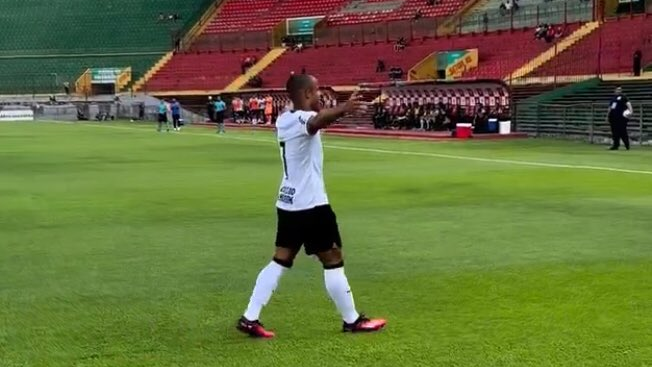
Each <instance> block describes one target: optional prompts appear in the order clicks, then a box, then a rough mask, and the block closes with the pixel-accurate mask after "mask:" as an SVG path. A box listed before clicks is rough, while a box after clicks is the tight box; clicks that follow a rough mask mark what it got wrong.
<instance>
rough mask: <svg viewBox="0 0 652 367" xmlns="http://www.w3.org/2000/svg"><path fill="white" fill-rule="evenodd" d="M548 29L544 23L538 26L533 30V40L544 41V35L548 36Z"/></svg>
mask: <svg viewBox="0 0 652 367" xmlns="http://www.w3.org/2000/svg"><path fill="white" fill-rule="evenodd" d="M548 28H549V26H548V25H547V24H545V23H542V24H539V25H538V26H537V27H536V28H535V29H534V38H535V39H538V40H540V39H545V38H546V35H547V34H548Z"/></svg>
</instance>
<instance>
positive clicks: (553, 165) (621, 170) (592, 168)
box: [78, 124, 652, 175]
mask: <svg viewBox="0 0 652 367" xmlns="http://www.w3.org/2000/svg"><path fill="white" fill-rule="evenodd" d="M78 125H83V126H91V127H103V128H107V129H120V130H136V131H138V130H140V131H146V132H148V133H151V132H152V130H151V129H147V130H145V129H143V128H137V127H128V126H112V125H100V124H78ZM179 135H192V136H212V137H216V138H223V139H229V140H240V141H251V142H261V143H268V144H269V143H274V144H275V143H276V140H271V139H259V138H253V137H252V138H250V137H243V136H233V135H228V134H225V135H217V134H199V133H193V132H188V131H185V132H183V133H181V134H179ZM324 148H328V149H339V150H348V151H355V152H367V153H379V154H390V155H409V156H419V157H432V158H444V159H457V160H463V161H472V162H485V163H495V164H507V165H519V166H530V167H545V168H562V169H571V170H587V171H603V172H618V173H632V174H639V175H652V171H645V170H638V169H626V168H614V167H603V166H588V165H576V164H561V163H546V162H534V161H520V160H513V159H494V158H480V157H469V156H463V155H454V154H441V153H428V152H414V151H401V150H389V149H375V148H359V147H352V146H345V145H334V144H324Z"/></svg>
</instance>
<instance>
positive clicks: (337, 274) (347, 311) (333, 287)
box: [324, 267, 360, 324]
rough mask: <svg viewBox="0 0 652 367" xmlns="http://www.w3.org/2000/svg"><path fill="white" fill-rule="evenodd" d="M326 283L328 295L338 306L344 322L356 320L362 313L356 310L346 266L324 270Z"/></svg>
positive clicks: (349, 322)
mask: <svg viewBox="0 0 652 367" xmlns="http://www.w3.org/2000/svg"><path fill="white" fill-rule="evenodd" d="M324 283H326V290H327V291H328V295H329V296H330V297H331V299H332V300H333V302H335V306H337V310H338V311H340V314H342V319H344V322H346V323H347V324H351V323H353V322H355V320H357V319H358V317H360V315H359V314H358V311H356V310H355V302H353V293H351V287H349V281H348V280H347V279H346V275H344V268H343V267H340V268H336V269H326V270H324Z"/></svg>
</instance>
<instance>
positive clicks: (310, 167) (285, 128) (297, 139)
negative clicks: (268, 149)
mask: <svg viewBox="0 0 652 367" xmlns="http://www.w3.org/2000/svg"><path fill="white" fill-rule="evenodd" d="M316 114H317V112H312V111H288V112H284V113H283V114H281V116H279V117H278V119H277V120H276V134H277V138H278V142H279V146H280V149H281V161H282V164H283V180H282V181H281V188H280V190H279V195H278V200H277V201H276V207H277V208H279V209H282V210H287V211H298V210H306V209H312V208H314V207H317V206H320V205H326V204H328V196H327V195H326V188H325V185H324V175H323V163H324V156H323V151H322V146H321V137H320V133H319V132H317V133H316V134H315V135H310V134H309V133H308V130H307V125H306V123H307V122H308V120H309V119H310V118H311V117H313V116H315V115H316Z"/></svg>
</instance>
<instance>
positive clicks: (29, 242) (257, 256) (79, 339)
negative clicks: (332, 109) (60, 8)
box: [0, 123, 652, 367]
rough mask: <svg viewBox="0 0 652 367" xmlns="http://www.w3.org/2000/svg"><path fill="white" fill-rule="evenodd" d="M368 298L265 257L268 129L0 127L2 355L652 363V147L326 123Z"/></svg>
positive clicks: (335, 191) (350, 253)
mask: <svg viewBox="0 0 652 367" xmlns="http://www.w3.org/2000/svg"><path fill="white" fill-rule="evenodd" d="M324 144H325V149H324V155H325V163H324V166H325V178H326V184H327V189H328V192H329V196H330V200H331V204H332V205H333V208H334V209H335V211H336V212H337V214H338V220H339V222H340V230H341V232H342V236H343V240H344V252H345V256H346V271H347V275H348V278H349V281H350V283H351V286H352V287H353V293H354V295H355V298H356V302H357V306H358V309H359V310H361V311H364V312H367V313H368V314H370V315H372V316H378V317H386V318H387V319H388V325H387V328H386V329H385V330H383V331H382V332H380V333H377V334H369V335H348V334H342V333H341V332H340V328H341V320H340V319H339V317H338V314H337V311H336V310H335V307H334V306H333V305H332V303H331V302H330V300H329V299H328V297H327V295H326V292H325V290H324V285H323V275H322V270H321V267H320V266H319V264H318V263H317V262H315V261H314V260H312V259H311V258H308V257H305V256H300V257H299V258H298V259H297V262H296V264H295V266H294V268H293V269H292V270H291V271H289V272H288V273H287V274H286V275H285V277H284V278H282V280H281V284H280V287H279V289H278V290H277V292H276V293H275V295H274V297H273V298H272V301H271V303H270V304H269V305H268V307H266V308H265V309H264V310H263V314H262V319H261V320H262V322H264V323H265V325H266V326H267V327H269V328H271V329H273V330H275V331H276V332H277V337H276V338H275V339H273V340H251V339H248V338H247V337H245V336H243V335H241V334H239V333H238V332H237V331H236V330H235V328H234V326H235V322H236V320H237V319H238V317H240V315H241V313H242V311H243V310H244V307H245V306H246V304H247V301H248V297H249V295H250V292H251V288H252V286H253V283H254V280H255V277H256V275H257V273H258V271H259V270H260V268H261V267H262V266H264V265H265V264H266V263H267V262H268V261H269V259H270V257H271V254H272V251H273V241H274V235H275V230H276V228H275V219H276V218H275V210H274V203H275V196H276V194H277V190H278V184H279V180H280V175H281V163H280V160H279V150H278V147H277V146H276V144H275V143H274V137H273V135H272V134H270V133H265V132H262V131H257V132H251V131H239V132H234V131H229V132H227V134H226V135H225V136H216V134H214V131H213V130H209V129H206V128H189V129H186V130H184V131H182V132H181V133H169V134H166V133H162V134H157V133H156V132H155V131H154V127H153V126H152V125H136V124H127V123H122V124H111V125H99V124H92V123H91V124H84V125H81V124H53V123H0V366H2V367H14V366H47V367H58V366H62V367H63V366H66V367H69V366H125V367H127V366H128V367H136V366H184V367H186V366H247V367H249V366H302V367H308V366H337V367H340V366H356V367H359V366H482V367H486V366H574V367H575V366H601V367H602V366H626V367H637V366H650V365H651V363H652V238H651V233H652V224H651V223H652V150H650V149H649V148H647V149H645V148H639V147H634V149H633V150H632V151H629V152H625V151H619V152H607V151H605V150H603V147H600V146H591V145H587V144H583V143H572V142H557V141H551V140H522V141H500V142H461V143H458V142H443V143H425V142H408V141H393V140H373V139H368V140H367V139H350V138H349V139H347V138H335V137H327V136H326V137H325V138H324Z"/></svg>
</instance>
